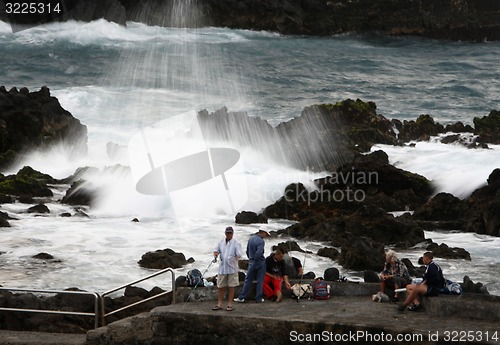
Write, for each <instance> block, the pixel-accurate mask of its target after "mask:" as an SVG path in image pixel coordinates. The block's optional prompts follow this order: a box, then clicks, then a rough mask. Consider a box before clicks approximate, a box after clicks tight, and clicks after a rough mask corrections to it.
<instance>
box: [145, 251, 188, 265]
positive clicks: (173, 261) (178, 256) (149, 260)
mask: <svg viewBox="0 0 500 345" xmlns="http://www.w3.org/2000/svg"><path fill="white" fill-rule="evenodd" d="M192 262H194V259H193V258H189V259H188V260H186V257H185V256H184V254H182V253H176V252H175V251H173V250H172V249H169V248H167V249H159V250H156V251H154V252H147V253H146V254H144V255H143V256H142V257H141V260H139V262H138V264H139V265H140V266H141V267H144V268H154V269H164V268H169V267H170V268H180V267H182V266H184V265H185V264H188V263H192Z"/></svg>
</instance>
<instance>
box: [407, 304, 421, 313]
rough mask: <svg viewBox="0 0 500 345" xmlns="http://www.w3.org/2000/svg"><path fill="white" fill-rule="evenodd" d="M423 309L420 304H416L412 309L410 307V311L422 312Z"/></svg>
mask: <svg viewBox="0 0 500 345" xmlns="http://www.w3.org/2000/svg"><path fill="white" fill-rule="evenodd" d="M421 309H422V305H421V304H420V303H419V304H414V305H412V306H411V307H408V310H409V311H420V310H421Z"/></svg>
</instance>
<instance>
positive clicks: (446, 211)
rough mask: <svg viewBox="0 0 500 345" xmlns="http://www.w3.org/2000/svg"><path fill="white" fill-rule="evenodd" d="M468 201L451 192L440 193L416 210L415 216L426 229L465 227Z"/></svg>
mask: <svg viewBox="0 0 500 345" xmlns="http://www.w3.org/2000/svg"><path fill="white" fill-rule="evenodd" d="M466 211H467V204H466V202H464V201H462V200H460V199H459V198H457V197H456V196H454V195H452V194H449V193H438V194H436V195H435V196H434V197H433V198H432V199H430V200H429V201H428V202H427V203H426V204H424V205H422V206H420V207H419V208H417V209H416V210H415V213H414V214H413V217H414V218H415V219H417V220H419V222H418V223H419V224H420V225H421V226H422V227H425V228H426V229H429V230H430V229H441V230H443V229H449V230H456V229H463V228H464V224H465V222H466V214H467V212H466Z"/></svg>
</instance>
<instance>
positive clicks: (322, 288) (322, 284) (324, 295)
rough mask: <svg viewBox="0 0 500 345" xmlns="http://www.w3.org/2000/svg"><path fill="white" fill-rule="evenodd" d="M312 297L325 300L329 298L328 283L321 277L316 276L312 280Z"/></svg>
mask: <svg viewBox="0 0 500 345" xmlns="http://www.w3.org/2000/svg"><path fill="white" fill-rule="evenodd" d="M313 295H314V299H320V300H325V299H329V298H330V285H328V283H327V282H326V280H323V278H318V279H316V281H315V282H314V286H313Z"/></svg>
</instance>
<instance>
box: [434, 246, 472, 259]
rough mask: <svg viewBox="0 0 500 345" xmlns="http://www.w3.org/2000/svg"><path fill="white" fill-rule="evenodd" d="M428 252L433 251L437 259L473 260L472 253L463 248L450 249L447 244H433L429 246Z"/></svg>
mask: <svg viewBox="0 0 500 345" xmlns="http://www.w3.org/2000/svg"><path fill="white" fill-rule="evenodd" d="M426 249H427V250H429V251H431V252H432V253H433V254H434V256H435V257H439V258H445V259H465V260H469V261H470V260H471V258H470V253H469V252H468V251H466V250H465V249H463V248H458V247H453V248H450V247H448V245H447V244H445V243H441V244H440V245H438V244H437V243H431V244H429V245H428V246H427V248H426Z"/></svg>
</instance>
